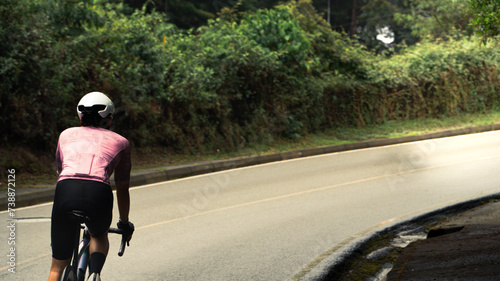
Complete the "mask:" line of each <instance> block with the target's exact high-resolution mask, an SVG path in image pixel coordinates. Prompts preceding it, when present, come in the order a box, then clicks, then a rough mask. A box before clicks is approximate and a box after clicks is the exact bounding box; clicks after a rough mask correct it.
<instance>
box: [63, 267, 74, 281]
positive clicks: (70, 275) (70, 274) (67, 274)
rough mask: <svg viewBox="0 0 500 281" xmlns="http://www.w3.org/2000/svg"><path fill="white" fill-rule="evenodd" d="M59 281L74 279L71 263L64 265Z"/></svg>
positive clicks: (71, 280) (72, 280)
mask: <svg viewBox="0 0 500 281" xmlns="http://www.w3.org/2000/svg"><path fill="white" fill-rule="evenodd" d="M61 281H76V280H75V274H74V273H73V267H72V266H71V265H68V266H66V268H65V269H64V272H63V275H62V277H61Z"/></svg>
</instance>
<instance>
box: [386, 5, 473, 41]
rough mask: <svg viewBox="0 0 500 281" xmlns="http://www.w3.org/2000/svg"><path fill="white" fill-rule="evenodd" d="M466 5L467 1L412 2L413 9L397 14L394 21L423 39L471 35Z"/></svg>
mask: <svg viewBox="0 0 500 281" xmlns="http://www.w3.org/2000/svg"><path fill="white" fill-rule="evenodd" d="M466 4H467V3H466V0H456V1H449V0H411V1H410V5H411V9H408V10H407V11H406V12H400V13H395V14H394V19H395V20H396V22H398V23H400V24H403V25H405V26H406V27H407V28H410V29H411V31H412V35H413V36H417V37H419V38H421V39H425V38H449V37H456V36H462V35H470V34H471V30H470V29H469V27H468V23H469V20H470V16H469V15H468V14H467V12H466V9H465V7H466Z"/></svg>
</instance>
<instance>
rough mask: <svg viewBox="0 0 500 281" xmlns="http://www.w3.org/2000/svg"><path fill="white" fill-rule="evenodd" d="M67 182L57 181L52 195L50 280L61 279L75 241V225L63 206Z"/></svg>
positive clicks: (65, 203)
mask: <svg viewBox="0 0 500 281" xmlns="http://www.w3.org/2000/svg"><path fill="white" fill-rule="evenodd" d="M68 184H70V182H68V181H60V182H59V183H57V186H56V191H55V196H54V204H53V207H52V221H51V245H52V263H51V267H50V275H49V279H48V280H50V281H52V280H54V281H55V280H57V281H59V280H60V279H61V276H62V274H63V272H64V268H66V266H67V265H69V263H70V260H71V255H72V251H73V250H72V249H73V243H74V241H75V235H76V234H75V228H76V225H75V223H74V222H72V221H71V220H69V218H68V217H67V212H68V210H67V209H66V206H65V205H67V202H65V198H66V197H67V195H66V193H67V192H68V191H70V189H68V188H67V187H68V186H67V185H68Z"/></svg>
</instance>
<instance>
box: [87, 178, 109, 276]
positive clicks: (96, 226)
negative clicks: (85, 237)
mask: <svg viewBox="0 0 500 281" xmlns="http://www.w3.org/2000/svg"><path fill="white" fill-rule="evenodd" d="M88 195H89V196H90V197H92V198H95V199H94V200H93V204H92V208H91V209H89V210H88V211H87V214H88V215H89V217H90V222H89V223H88V224H87V226H88V228H89V232H90V235H91V241H90V248H89V250H90V263H89V274H92V273H99V274H100V273H101V269H102V267H103V266H104V263H105V261H106V257H107V255H108V251H109V240H108V228H109V226H110V225H111V220H112V218H113V215H112V213H113V192H112V190H111V188H110V187H109V186H108V185H105V184H103V183H98V182H96V183H93V184H92V187H88Z"/></svg>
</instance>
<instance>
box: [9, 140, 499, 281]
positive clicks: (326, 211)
mask: <svg viewBox="0 0 500 281" xmlns="http://www.w3.org/2000/svg"><path fill="white" fill-rule="evenodd" d="M498 192H500V132H489V133H482V134H474V135H467V136H460V137H452V138H443V139H436V140H430V141H423V142H415V143H407V144H401V145H394V146H386V147H379V148H371V149H363V150H356V151H348V152H341V153H334V154H328V155H321V156H315V157H309V158H301V159H295V160H289V161H283V162H279V163H271V164H265V165H259V166H253V167H247V168H240V169H234V170H229V171H224V172H218V173H213V174H208V175H202V176H196V177H191V178H186V179H180V180H175V181H169V182H163V183H158V184H153V185H148V186H142V187H138V188H134V189H131V196H132V200H133V202H132V203H133V204H132V211H131V212H132V213H131V219H132V221H133V222H134V223H135V225H136V229H137V230H136V233H135V236H134V239H133V240H132V242H131V246H130V247H129V248H127V250H126V252H125V255H124V256H123V257H121V258H119V257H117V256H116V254H115V251H116V250H117V248H118V243H119V237H112V239H111V243H112V244H111V250H110V255H109V256H108V260H107V262H106V266H105V268H104V270H103V273H102V276H103V280H216V281H220V280H266V281H267V280H300V279H311V278H312V277H313V276H314V275H315V274H317V273H318V272H321V270H322V268H323V266H325V265H327V264H328V263H330V262H331V261H334V260H335V259H336V258H337V257H338V256H339V255H341V254H342V253H343V252H344V251H345V250H348V248H349V246H350V245H352V244H353V243H354V242H356V241H357V240H359V239H360V238H362V237H363V235H367V234H369V233H372V232H374V231H377V230H380V229H382V228H383V227H386V226H387V225H391V224H394V223H397V222H400V221H402V220H405V219H408V218H411V217H414V216H416V215H420V214H423V213H426V212H429V211H432V210H435V209H438V208H441V207H444V206H448V205H450V204H454V203H457V202H461V201H465V200H468V199H472V198H477V197H481V196H486V195H490V194H494V193H498ZM51 207H52V206H51V204H43V205H38V206H33V207H29V208H23V209H19V210H16V217H17V218H26V217H49V216H50V211H51ZM116 214H117V212H116V211H115V215H116ZM7 219H8V215H7V213H6V212H1V213H0V221H2V222H3V224H4V225H6V226H8V225H9V223H8V222H7ZM115 221H116V219H115ZM3 228H4V229H3V230H2V231H1V232H0V247H1V248H0V249H1V255H0V261H1V263H0V279H1V280H46V278H47V277H48V269H49V265H50V245H49V243H50V242H49V236H50V222H49V221H48V220H46V219H39V220H28V221H25V222H22V221H18V222H17V223H16V229H15V232H14V234H15V242H16V245H15V247H16V249H15V250H16V251H15V255H16V256H15V259H16V260H15V262H16V264H15V266H16V268H15V271H16V273H11V272H9V269H10V266H9V265H8V264H7V262H8V261H9V257H8V256H7V255H8V254H9V253H10V251H9V250H10V249H9V247H10V246H9V245H8V241H9V240H8V238H9V235H10V233H11V232H10V230H9V229H8V228H7V227H5V226H4V227H3ZM6 229H7V231H6Z"/></svg>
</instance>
